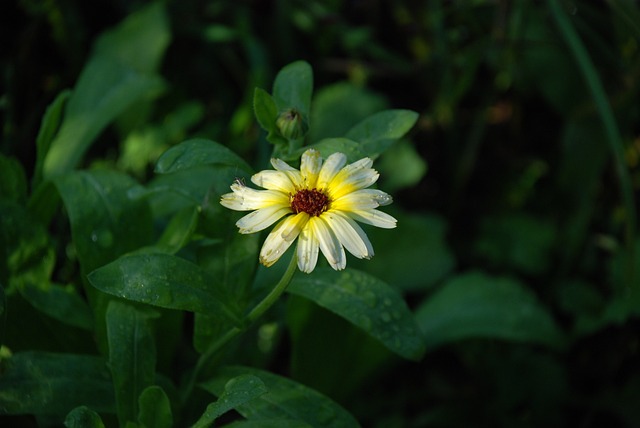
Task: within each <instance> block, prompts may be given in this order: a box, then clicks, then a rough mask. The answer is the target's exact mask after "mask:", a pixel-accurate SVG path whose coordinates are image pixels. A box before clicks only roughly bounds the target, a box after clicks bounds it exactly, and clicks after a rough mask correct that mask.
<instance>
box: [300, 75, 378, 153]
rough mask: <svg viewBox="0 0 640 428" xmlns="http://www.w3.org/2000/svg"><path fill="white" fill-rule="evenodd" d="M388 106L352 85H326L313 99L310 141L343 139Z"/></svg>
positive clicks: (342, 83)
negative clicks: (333, 138) (361, 122)
mask: <svg viewBox="0 0 640 428" xmlns="http://www.w3.org/2000/svg"><path fill="white" fill-rule="evenodd" d="M386 107H387V103H386V101H385V99H384V98H383V97H382V96H380V95H378V94H375V93H373V92H371V91H368V90H367V89H364V88H361V87H358V86H356V85H353V84H351V83H348V82H340V83H336V84H334V85H329V86H324V87H322V88H320V89H318V91H316V93H315V94H314V96H313V103H312V106H311V120H310V122H311V123H312V124H313V126H311V128H310V129H309V140H310V141H320V140H322V139H324V138H330V137H342V136H344V135H345V134H346V133H347V131H349V129H351V128H352V127H353V126H354V125H355V124H357V123H358V122H360V121H362V120H364V119H365V118H367V117H369V116H370V115H372V114H374V113H376V112H378V111H380V110H384V109H385V108H386Z"/></svg>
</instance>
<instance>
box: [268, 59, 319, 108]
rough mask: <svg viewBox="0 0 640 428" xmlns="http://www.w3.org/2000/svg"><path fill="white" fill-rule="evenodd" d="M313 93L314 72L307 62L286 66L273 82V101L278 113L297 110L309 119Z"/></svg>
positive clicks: (297, 62)
mask: <svg viewBox="0 0 640 428" xmlns="http://www.w3.org/2000/svg"><path fill="white" fill-rule="evenodd" d="M312 93H313V70H312V69H311V66H310V65H309V64H308V63H306V62H305V61H296V62H293V63H291V64H289V65H286V66H285V67H283V68H282V70H280V71H279V72H278V75H277V76H276V79H275V81H274V82H273V100H274V101H275V103H276V106H277V108H278V112H281V111H283V110H286V109H289V108H295V109H297V110H298V111H299V112H300V113H301V114H302V116H303V117H305V118H307V119H308V118H309V112H310V110H311V95H312Z"/></svg>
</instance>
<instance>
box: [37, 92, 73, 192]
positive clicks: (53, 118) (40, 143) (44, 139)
mask: <svg viewBox="0 0 640 428" xmlns="http://www.w3.org/2000/svg"><path fill="white" fill-rule="evenodd" d="M70 95H71V91H70V90H65V91H62V92H60V94H58V96H57V97H56V99H55V100H53V102H52V103H51V104H50V105H49V107H47V111H46V112H45V113H44V116H43V117H42V122H41V123H40V130H39V131H38V136H37V137H36V148H37V150H36V151H37V154H36V166H35V171H34V173H33V184H34V186H38V185H39V184H40V183H41V181H42V168H43V166H44V159H45V157H46V156H47V153H49V148H50V147H51V143H52V142H53V140H54V138H55V136H56V134H57V133H58V130H59V129H60V124H61V123H62V119H63V112H64V108H65V106H66V105H67V101H68V100H69V96H70Z"/></svg>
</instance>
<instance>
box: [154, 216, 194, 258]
mask: <svg viewBox="0 0 640 428" xmlns="http://www.w3.org/2000/svg"><path fill="white" fill-rule="evenodd" d="M198 214H199V210H198V207H194V206H190V207H186V208H183V209H182V210H180V211H179V212H178V213H177V214H176V215H174V216H173V218H172V219H171V221H170V222H169V224H168V225H167V226H166V227H165V229H164V232H162V236H161V237H160V239H159V240H158V244H157V245H156V246H157V247H158V248H160V249H161V250H162V251H163V252H166V253H168V254H175V253H177V252H178V251H180V249H181V248H183V247H184V246H185V245H186V244H187V243H188V242H189V240H190V239H191V237H192V236H193V233H194V232H195V230H196V227H197V225H198Z"/></svg>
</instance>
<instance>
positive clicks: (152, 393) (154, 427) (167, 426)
mask: <svg viewBox="0 0 640 428" xmlns="http://www.w3.org/2000/svg"><path fill="white" fill-rule="evenodd" d="M138 405H139V407H140V413H139V415H138V422H139V423H140V425H141V426H142V427H146V428H171V427H172V426H173V414H172V412H171V403H170V402H169V397H167V394H165V392H164V390H163V389H162V388H160V387H159V386H149V387H147V388H146V389H145V390H144V391H142V394H140V399H139V400H138Z"/></svg>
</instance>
